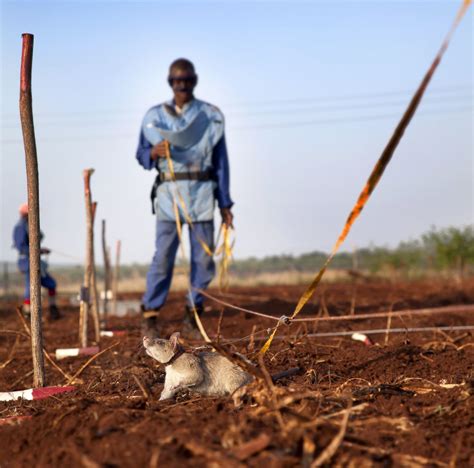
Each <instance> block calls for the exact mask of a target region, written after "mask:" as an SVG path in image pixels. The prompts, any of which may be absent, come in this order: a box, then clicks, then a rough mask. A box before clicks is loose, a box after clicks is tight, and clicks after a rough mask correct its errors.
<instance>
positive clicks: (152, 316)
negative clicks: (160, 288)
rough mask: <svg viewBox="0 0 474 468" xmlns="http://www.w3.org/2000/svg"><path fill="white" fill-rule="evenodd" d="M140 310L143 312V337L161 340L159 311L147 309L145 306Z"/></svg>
mask: <svg viewBox="0 0 474 468" xmlns="http://www.w3.org/2000/svg"><path fill="white" fill-rule="evenodd" d="M140 309H141V312H142V335H143V336H148V337H149V338H159V337H160V330H159V327H158V316H159V309H147V308H146V307H145V306H144V305H143V304H142V305H141V306H140Z"/></svg>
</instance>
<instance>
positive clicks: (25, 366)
mask: <svg viewBox="0 0 474 468" xmlns="http://www.w3.org/2000/svg"><path fill="white" fill-rule="evenodd" d="M303 291H304V287H303V286H294V285H293V286H289V285H287V286H283V285H278V286H258V287H253V288H251V287H245V288H244V287H232V288H231V289H230V290H229V291H228V292H227V293H226V294H225V295H221V294H220V293H219V292H218V291H217V290H211V291H210V292H211V293H212V294H213V295H215V296H217V297H220V298H221V299H223V300H224V301H227V302H230V303H232V304H235V305H238V306H240V307H242V308H245V309H249V310H253V311H259V312H263V313H265V314H269V315H272V316H275V317H277V318H278V317H280V316H282V315H286V316H290V315H291V313H292V312H293V310H294V307H295V304H296V302H297V300H298V298H299V297H300V295H301V293H302V292H303ZM124 297H126V298H127V299H133V298H135V299H139V297H140V294H139V293H127V294H126V296H124ZM473 304H474V279H467V280H465V281H464V283H463V285H462V286H461V285H459V284H455V283H453V282H449V281H444V280H443V281H442V280H429V281H427V280H425V281H414V282H401V281H398V282H393V281H367V282H362V281H361V282H359V283H358V284H356V285H355V284H351V283H349V282H345V283H338V282H332V283H327V284H326V283H325V284H323V285H321V286H320V288H319V290H318V293H317V294H316V296H315V299H313V300H312V301H311V302H310V303H309V304H308V305H307V306H306V307H305V308H304V310H303V312H302V313H301V314H300V317H303V318H309V317H316V316H319V317H336V316H342V315H346V314H349V313H351V312H353V313H354V314H355V316H357V315H361V314H370V315H373V314H376V313H380V312H387V311H389V310H391V311H393V313H394V314H395V313H396V312H397V311H401V310H411V311H412V312H410V313H408V314H405V315H402V316H396V315H394V316H393V317H391V318H387V317H368V318H365V319H361V320H341V321H330V320H321V321H318V322H316V321H312V322H311V321H310V322H299V323H293V324H291V325H289V326H285V325H282V326H281V327H280V329H279V333H278V334H277V339H275V341H274V342H273V344H272V346H271V348H270V350H269V351H268V352H267V353H266V354H265V357H264V359H263V362H262V361H260V363H259V360H258V350H259V349H260V347H261V346H262V345H263V342H264V340H265V339H266V337H267V336H268V330H267V329H268V328H270V327H273V326H275V322H274V321H272V320H269V319H266V318H263V317H258V316H254V315H250V314H245V313H244V312H242V311H238V310H235V309H231V308H229V307H225V308H223V307H222V306H221V305H220V304H218V303H215V302H213V301H211V300H209V301H208V302H207V306H208V308H207V312H206V313H205V315H204V317H203V324H204V326H205V328H206V330H207V332H208V334H209V335H210V336H211V338H212V339H213V340H214V341H217V340H219V342H220V345H221V346H222V348H223V349H224V351H225V352H226V353H229V355H230V356H232V355H233V354H232V353H234V352H239V353H241V354H242V355H244V356H246V357H248V358H249V359H250V360H251V361H252V362H254V363H255V364H256V369H257V371H258V372H257V371H256V374H257V376H258V378H257V379H256V380H255V382H254V383H252V384H250V385H249V386H248V388H246V391H245V392H244V394H243V396H242V397H241V398H240V399H239V401H234V400H235V399H232V398H230V397H228V398H225V397H219V398H204V397H201V396H199V395H196V394H193V393H192V392H188V391H186V392H181V393H180V394H178V396H177V397H176V398H174V399H173V400H169V401H159V400H158V399H159V396H160V393H161V390H162V388H163V381H164V369H163V368H162V367H160V365H159V364H158V363H157V362H156V361H154V360H153V359H151V358H150V357H149V356H147V355H146V354H145V352H144V349H143V347H142V344H141V332H140V317H139V315H137V314H132V313H131V314H129V315H128V316H125V317H113V318H110V320H109V324H108V328H113V329H116V330H117V329H120V330H125V331H126V332H127V333H126V334H125V335H122V336H117V337H111V338H103V339H102V340H101V342H100V348H101V350H102V351H104V352H103V353H102V354H100V355H98V356H97V357H96V358H95V359H93V360H92V361H89V359H90V357H74V358H72V357H71V358H67V359H65V360H61V361H58V362H57V364H58V366H59V367H60V368H61V371H62V372H60V371H58V370H57V369H55V368H54V367H52V366H51V365H49V364H48V363H46V372H47V383H48V385H64V384H67V383H68V381H69V380H70V379H69V378H66V377H65V375H63V374H66V375H67V376H69V377H74V376H75V375H76V377H75V378H74V381H73V382H72V385H74V386H75V390H73V391H72V392H70V393H64V394H61V395H55V396H53V397H50V398H48V399H43V400H35V401H24V400H23V401H22V400H18V401H14V402H0V418H1V419H0V423H1V424H0V440H1V444H0V467H2V468H3V467H5V468H6V467H17V466H37V467H43V466H54V467H59V466H61V467H63V466H68V467H76V466H77V467H88V468H92V467H136V466H146V467H157V466H180V467H184V466H193V467H196V466H222V467H224V466H225V467H228V466H229V467H234V466H236V467H237V466H255V467H257V466H259V467H260V466H265V465H266V466H269V467H270V466H271V467H292V466H305V467H306V466H308V467H309V466H335V467H338V466H339V467H343V466H344V467H347V466H352V467H371V466H374V467H392V466H393V467H421V466H423V467H424V466H426V467H455V466H457V467H472V466H474V449H473V447H474V405H473V402H474V400H473V396H472V395H473V392H474V339H473V331H472V330H469V329H467V328H465V329H456V327H467V326H469V325H471V326H474V317H473V315H474V312H472V311H473V307H472V305H473ZM452 306H460V307H456V308H453V307H452ZM461 306H462V307H461ZM441 307H443V308H445V309H443V310H445V312H442V313H431V314H427V313H422V312H420V310H421V309H426V308H434V309H438V308H441ZM183 308H184V298H183V292H174V293H172V295H171V296H170V298H169V300H168V303H167V305H166V307H165V308H164V309H163V311H162V316H161V319H162V334H163V336H164V337H169V336H170V335H171V333H173V332H174V331H179V330H180V327H181V320H182V316H183ZM62 311H63V313H64V317H63V318H62V319H61V320H59V321H57V322H48V321H47V320H46V319H45V320H44V342H45V347H46V349H47V351H48V352H49V353H50V354H51V355H52V356H53V359H54V351H55V349H56V348H59V347H72V346H78V308H77V307H72V306H70V305H68V304H66V303H64V304H63V306H62ZM387 326H388V327H389V328H390V330H391V332H390V333H387V332H384V331H379V332H378V333H376V334H370V335H368V336H369V337H370V338H371V340H372V344H369V345H367V344H364V343H363V342H361V341H356V340H354V339H352V338H351V333H352V332H354V331H357V330H365V331H367V330H384V329H386V328H387ZM426 327H432V328H433V329H432V330H430V331H417V332H416V331H413V330H412V329H414V328H426ZM440 327H443V329H440ZM0 330H1V331H0V391H13V390H21V389H26V388H30V387H31V385H32V372H31V370H32V363H31V349H30V345H29V340H28V338H27V335H26V332H25V330H24V328H23V326H22V324H21V322H20V320H19V318H18V315H17V313H16V312H15V304H14V303H12V302H10V303H9V302H5V301H4V302H3V303H1V306H0ZM334 332H341V333H346V332H351V333H349V334H348V335H343V336H319V337H314V336H312V335H314V334H316V333H318V334H321V333H334ZM217 335H218V337H217ZM90 336H93V335H92V330H91V334H90ZM183 344H184V346H185V347H186V348H187V349H191V348H193V347H195V346H198V345H200V346H202V345H203V344H204V343H199V342H189V341H186V340H185V339H183ZM88 361H89V362H88ZM86 363H88V364H87V365H86V366H84V365H85V364H86ZM295 367H297V368H299V369H300V370H299V372H298V373H297V374H295V375H292V376H290V377H286V378H282V379H279V380H277V381H276V382H275V383H273V382H272V381H271V379H270V378H268V375H269V374H272V375H273V374H276V373H278V372H281V371H285V370H288V369H290V368H295Z"/></svg>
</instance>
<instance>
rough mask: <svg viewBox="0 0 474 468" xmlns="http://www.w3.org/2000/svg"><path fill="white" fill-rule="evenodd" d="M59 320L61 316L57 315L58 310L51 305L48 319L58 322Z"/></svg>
mask: <svg viewBox="0 0 474 468" xmlns="http://www.w3.org/2000/svg"><path fill="white" fill-rule="evenodd" d="M60 318H61V314H60V313H59V309H58V307H57V306H56V304H52V305H50V306H49V319H50V320H58V319H60Z"/></svg>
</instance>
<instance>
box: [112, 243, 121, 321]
mask: <svg viewBox="0 0 474 468" xmlns="http://www.w3.org/2000/svg"><path fill="white" fill-rule="evenodd" d="M120 248H121V242H120V241H119V240H118V241H117V249H116V252H115V271H114V292H113V295H114V306H113V311H114V315H117V295H118V282H119V277H120Z"/></svg>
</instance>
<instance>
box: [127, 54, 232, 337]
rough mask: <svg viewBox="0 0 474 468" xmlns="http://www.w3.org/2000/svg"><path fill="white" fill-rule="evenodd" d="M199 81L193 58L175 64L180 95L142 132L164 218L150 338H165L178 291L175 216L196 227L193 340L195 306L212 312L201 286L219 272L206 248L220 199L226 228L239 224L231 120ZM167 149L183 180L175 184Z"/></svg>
mask: <svg viewBox="0 0 474 468" xmlns="http://www.w3.org/2000/svg"><path fill="white" fill-rule="evenodd" d="M197 82H198V77H197V75H196V72H195V70H194V65H193V64H192V63H191V62H190V61H189V60H187V59H178V60H175V61H174V62H173V63H172V64H171V65H170V68H169V76H168V84H169V85H170V86H171V89H172V90H173V96H174V97H173V99H171V100H170V101H168V102H165V103H163V104H159V105H157V106H154V107H152V108H151V109H150V110H149V111H148V112H147V113H146V114H145V117H144V119H143V123H142V127H141V132H140V141H139V144H138V149H137V154H136V157H137V159H138V162H139V163H140V164H141V165H142V166H143V167H144V168H145V169H147V170H151V169H156V170H157V171H158V175H157V177H156V180H155V184H154V186H153V189H152V194H151V197H152V206H153V213H156V240H155V255H154V257H153V260H152V263H151V266H150V269H149V271H148V274H147V285H146V292H145V294H144V296H143V299H142V313H143V319H144V331H145V332H146V333H147V334H148V335H150V334H154V335H157V334H158V332H157V321H158V317H159V310H160V309H161V307H162V306H163V304H164V303H165V301H166V298H167V296H168V292H169V288H170V285H171V278H172V275H173V267H174V262H175V257H176V251H177V249H178V246H179V238H178V232H177V227H176V217H175V213H176V212H178V216H179V218H180V221H181V223H185V222H187V219H186V218H187V215H189V218H190V219H191V221H192V226H190V227H189V234H190V241H191V285H192V287H193V289H192V291H191V297H189V295H188V297H187V305H186V310H185V316H184V323H183V331H184V332H185V333H188V335H190V336H192V337H196V335H197V324H196V322H195V319H194V314H193V310H192V305H193V304H194V305H195V307H196V311H197V313H198V314H199V315H201V314H202V312H203V310H204V307H203V297H202V295H201V294H199V293H198V292H197V291H196V289H195V288H197V289H205V288H207V286H208V285H209V283H210V282H211V280H212V278H213V277H214V274H215V265H214V260H213V258H212V256H210V255H209V254H208V253H206V251H205V248H203V243H205V244H206V245H207V246H208V247H209V248H210V250H211V251H213V250H214V220H213V219H214V207H215V200H217V203H218V206H219V208H220V212H221V216H222V222H223V223H225V224H226V225H227V226H232V220H233V215H232V211H231V207H232V205H233V202H232V200H231V198H230V193H229V161H228V158H227V148H226V143H225V135H224V116H223V114H222V112H221V111H220V110H219V109H218V108H217V107H215V106H213V105H211V104H208V103H206V102H203V101H200V100H198V99H196V98H195V97H194V88H195V87H196V84H197ZM168 145H169V146H168ZM167 146H168V148H169V150H170V156H171V160H172V164H173V168H174V172H175V179H176V182H173V181H172V175H171V173H170V167H169V163H168V160H167V157H166V156H167ZM180 196H181V197H182V199H183V200H184V204H185V207H186V208H185V209H183V206H182V204H181V203H180V201H179V197H180ZM186 211H187V213H186Z"/></svg>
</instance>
